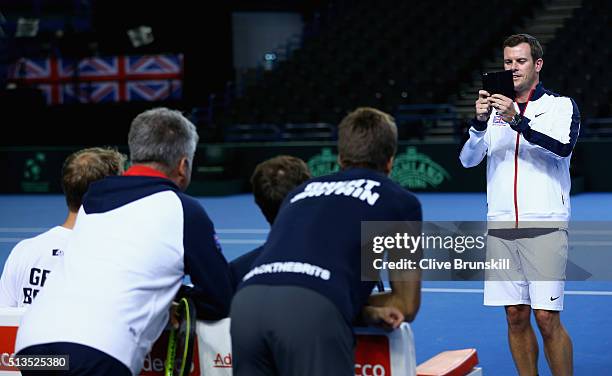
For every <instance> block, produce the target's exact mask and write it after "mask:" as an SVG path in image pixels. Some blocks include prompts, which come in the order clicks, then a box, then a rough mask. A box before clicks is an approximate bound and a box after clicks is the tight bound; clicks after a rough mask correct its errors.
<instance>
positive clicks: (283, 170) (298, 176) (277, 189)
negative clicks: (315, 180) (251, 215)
mask: <svg viewBox="0 0 612 376" xmlns="http://www.w3.org/2000/svg"><path fill="white" fill-rule="evenodd" d="M310 177H311V175H310V170H309V169H308V165H306V163H304V161H303V160H301V159H299V158H296V157H291V156H289V155H280V156H278V157H274V158H272V159H268V160H266V161H264V162H261V163H260V164H258V165H257V167H255V171H253V175H251V185H252V186H253V195H254V196H255V202H256V203H257V205H258V206H259V208H260V209H261V211H262V213H263V215H264V216H265V217H266V220H268V222H270V224H272V223H274V219H276V215H277V214H278V210H279V209H280V206H281V204H282V203H283V200H284V199H285V196H287V194H288V193H289V192H290V191H291V190H293V188H295V187H297V186H298V185H300V184H302V183H303V182H305V181H306V180H308V179H310Z"/></svg>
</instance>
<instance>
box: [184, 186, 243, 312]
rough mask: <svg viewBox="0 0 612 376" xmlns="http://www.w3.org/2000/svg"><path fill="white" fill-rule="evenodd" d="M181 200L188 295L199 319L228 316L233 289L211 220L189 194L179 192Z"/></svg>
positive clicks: (227, 267)
mask: <svg viewBox="0 0 612 376" xmlns="http://www.w3.org/2000/svg"><path fill="white" fill-rule="evenodd" d="M181 200H182V202H183V209H184V218H185V222H184V227H183V229H184V230H183V231H184V234H183V245H184V250H185V254H184V263H185V274H188V275H189V276H190V278H191V282H192V283H193V289H192V290H191V291H190V295H191V297H192V298H193V300H194V302H195V305H196V310H197V316H198V318H199V319H202V320H219V319H222V318H224V317H227V316H228V314H229V308H230V302H231V300H232V295H233V293H234V290H233V288H232V283H231V278H230V272H229V266H228V264H227V261H226V259H225V257H224V256H223V254H222V253H221V246H220V245H219V242H218V240H217V236H216V234H215V230H214V226H213V224H212V221H211V220H210V219H209V218H208V215H207V214H206V212H205V211H204V209H203V208H202V206H201V205H200V204H199V202H197V201H196V200H195V199H193V198H191V197H188V196H182V197H181Z"/></svg>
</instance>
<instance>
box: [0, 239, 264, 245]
mask: <svg viewBox="0 0 612 376" xmlns="http://www.w3.org/2000/svg"><path fill="white" fill-rule="evenodd" d="M24 239H28V238H1V237H0V243H18V242H20V241H22V240H24ZM219 242H220V243H221V244H256V245H261V244H263V243H265V242H266V239H219Z"/></svg>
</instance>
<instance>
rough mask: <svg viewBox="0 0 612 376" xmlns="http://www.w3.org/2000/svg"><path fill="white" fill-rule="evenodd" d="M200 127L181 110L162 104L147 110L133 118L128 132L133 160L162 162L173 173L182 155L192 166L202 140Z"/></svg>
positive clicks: (138, 161)
mask: <svg viewBox="0 0 612 376" xmlns="http://www.w3.org/2000/svg"><path fill="white" fill-rule="evenodd" d="M198 139H199V137H198V133H197V131H196V127H195V126H194V125H193V123H191V122H190V121H189V120H188V119H187V118H185V117H184V116H183V114H181V113H180V112H179V111H176V110H170V109H168V108H164V107H160V108H154V109H151V110H148V111H145V112H143V113H141V114H139V115H138V116H136V118H135V119H134V120H133V121H132V125H131V126H130V132H129V134H128V144H129V146H130V159H131V161H132V163H133V164H134V163H148V162H156V163H159V164H160V165H161V166H162V167H163V168H165V169H166V171H162V172H165V173H168V172H170V171H171V170H172V169H173V168H174V167H176V165H178V163H179V162H180V161H181V158H183V157H187V158H188V159H189V165H190V166H191V165H192V162H193V156H194V154H195V150H196V146H197V143H198Z"/></svg>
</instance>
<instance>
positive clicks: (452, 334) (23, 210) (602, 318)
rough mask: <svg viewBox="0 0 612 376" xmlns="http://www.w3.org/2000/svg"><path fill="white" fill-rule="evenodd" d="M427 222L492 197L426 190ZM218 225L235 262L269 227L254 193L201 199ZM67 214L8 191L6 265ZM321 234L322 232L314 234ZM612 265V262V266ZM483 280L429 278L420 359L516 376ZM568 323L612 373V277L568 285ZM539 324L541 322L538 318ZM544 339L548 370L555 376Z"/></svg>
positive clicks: (598, 196) (544, 371) (599, 215)
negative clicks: (455, 355) (447, 353)
mask: <svg viewBox="0 0 612 376" xmlns="http://www.w3.org/2000/svg"><path fill="white" fill-rule="evenodd" d="M418 196H419V199H420V200H421V202H422V204H423V214H424V219H425V220H428V221H434V220H436V221H443V220H449V221H451V220H463V221H466V220H474V221H476V220H484V219H485V217H486V198H485V195H484V194H480V193H475V194H433V193H430V194H419V195H418ZM200 201H201V202H202V205H203V206H204V207H205V209H206V210H207V212H208V214H209V215H210V217H211V218H212V220H213V222H214V223H215V227H216V228H217V232H218V233H219V238H220V240H221V244H222V246H223V251H224V254H225V255H226V257H227V259H228V260H232V259H234V258H236V257H237V256H239V255H241V254H243V253H245V252H247V251H249V250H251V249H253V248H255V247H257V246H258V245H260V244H261V243H262V242H263V241H264V240H265V238H266V236H267V232H268V225H267V223H266V221H265V219H264V217H263V216H262V215H261V213H260V212H259V209H258V208H257V206H256V205H255V203H254V202H253V197H252V196H251V195H238V196H228V197H220V198H210V197H206V198H201V199H200ZM611 208H612V194H607V193H589V194H581V195H577V196H574V197H573V198H572V218H573V219H574V220H580V221H587V220H590V221H612V210H610V209H611ZM65 215H66V207H65V204H64V199H63V197H62V196H59V195H41V196H36V195H29V196H23V195H2V196H0V265H3V264H4V261H5V259H6V257H7V255H8V253H9V252H10V250H11V249H12V247H13V246H14V245H15V244H16V243H17V242H18V241H19V240H20V239H23V238H27V237H32V236H34V235H36V234H38V233H40V232H42V231H44V230H46V229H48V228H49V227H52V226H54V225H57V224H61V223H62V222H63V220H64V217H65ZM313 236H316V235H315V234H313ZM611 267H612V266H611ZM481 289H482V283H481V282H426V283H424V290H423V298H422V304H421V310H420V312H419V315H418V316H417V319H416V321H415V322H414V323H413V324H412V326H413V330H414V334H415V338H416V355H417V361H418V362H419V363H420V362H422V361H424V360H426V359H427V358H429V357H431V356H433V355H435V354H436V353H438V352H440V351H444V350H452V349H460V348H467V347H475V348H476V349H477V350H478V354H479V358H480V364H481V366H483V367H484V371H485V374H486V375H495V376H498V375H499V376H504V375H516V371H515V369H514V365H513V363H512V357H511V354H510V351H509V349H508V345H507V340H506V323H505V315H504V312H503V308H491V307H483V306H482V292H481ZM566 290H568V293H567V295H566V297H565V311H564V312H563V314H562V315H561V317H562V320H563V322H564V324H565V326H566V328H567V330H568V332H569V333H570V336H571V337H572V340H573V344H574V363H575V374H576V375H610V374H612V371H610V370H611V369H612V357H611V356H610V349H611V348H612V282H568V283H567V285H566ZM533 325H534V328H535V322H534V323H533ZM538 341H539V342H540V356H539V359H540V360H539V361H540V366H539V370H540V375H550V371H549V370H548V367H547V366H546V361H545V358H544V351H543V348H542V341H541V339H540V337H539V334H538Z"/></svg>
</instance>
